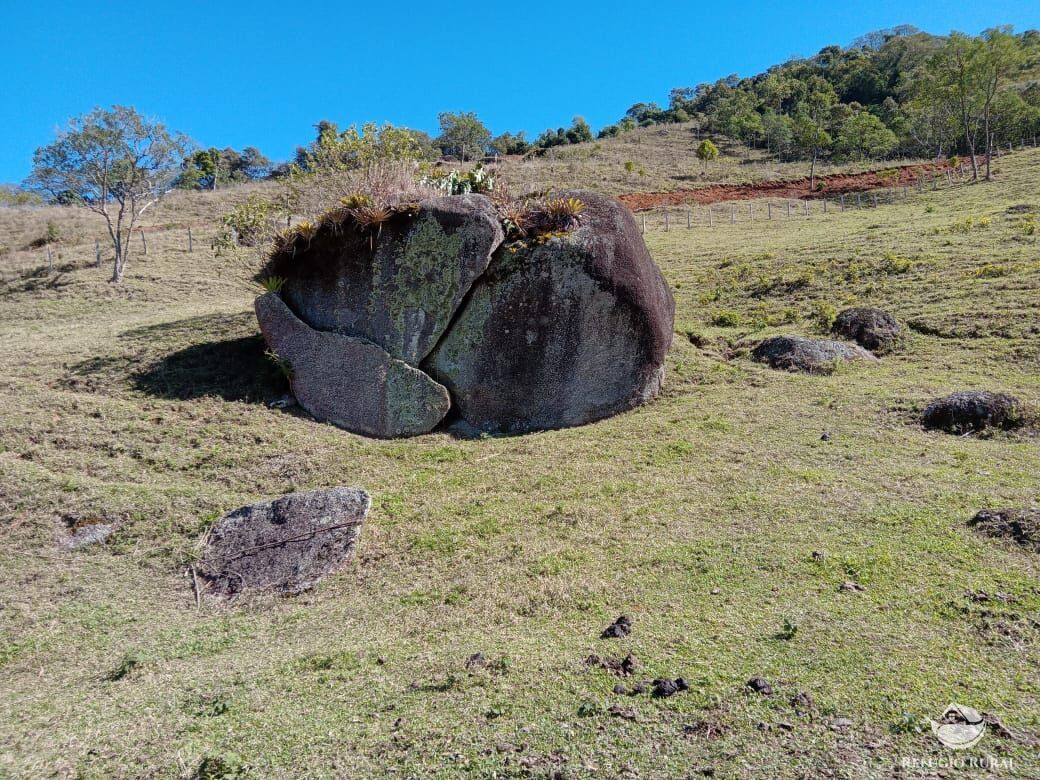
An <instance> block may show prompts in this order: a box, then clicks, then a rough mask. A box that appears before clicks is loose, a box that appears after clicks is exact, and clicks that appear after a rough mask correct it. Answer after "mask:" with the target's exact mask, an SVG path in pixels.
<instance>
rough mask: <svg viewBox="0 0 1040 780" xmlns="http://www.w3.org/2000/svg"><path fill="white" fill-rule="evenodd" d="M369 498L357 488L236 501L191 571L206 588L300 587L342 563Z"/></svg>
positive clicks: (228, 593) (230, 591)
mask: <svg viewBox="0 0 1040 780" xmlns="http://www.w3.org/2000/svg"><path fill="white" fill-rule="evenodd" d="M370 506H371V499H369V496H368V493H366V492H365V491H364V490H360V489H358V488H346V487H336V488H327V489H324V490H312V491H310V492H306V493H290V494H288V495H285V496H282V497H281V498H277V499H275V500H274V501H262V502H260V503H257V504H249V505H248V506H244V507H240V508H239V509H236V510H235V511H234V512H231V513H229V514H227V515H225V516H224V517H222V518H221V519H220V520H219V521H218V522H217V524H216V525H215V526H214V527H213V528H212V529H211V530H210V532H209V533H208V534H207V536H206V538H205V540H204V542H203V549H202V556H201V559H200V560H199V564H198V573H199V574H200V575H201V577H202V579H203V581H204V582H205V583H206V585H207V589H208V591H209V592H210V593H212V594H213V595H217V596H223V597H232V596H236V595H238V594H240V593H245V592H255V591H271V592H275V593H285V594H290V593H300V592H302V591H305V590H308V589H309V588H312V587H314V585H315V584H317V583H318V581H320V580H321V579H322V578H323V577H325V576H326V575H328V574H330V573H332V572H335V571H337V570H339V569H341V568H343V566H345V565H346V564H347V562H348V561H350V559H351V558H352V557H353V555H354V550H355V548H356V547H357V542H358V539H359V538H360V536H361V524H362V523H363V522H364V521H365V517H366V515H367V514H368V509H369V507H370Z"/></svg>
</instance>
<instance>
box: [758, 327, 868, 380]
mask: <svg viewBox="0 0 1040 780" xmlns="http://www.w3.org/2000/svg"><path fill="white" fill-rule="evenodd" d="M751 357H752V359H754V360H756V361H758V362H759V363H765V364H766V365H768V366H769V367H770V368H776V369H780V370H783V371H800V372H802V373H805V374H830V373H833V371H834V369H835V367H836V366H837V365H838V364H839V363H844V362H847V361H852V360H865V361H868V362H872V363H873V362H877V358H876V357H874V356H873V355H872V354H871V353H870V352H867V350H865V349H863V347H859V346H854V345H852V344H844V343H842V342H840V341H831V340H829V339H809V338H805V337H803V336H770V337H769V338H767V339H765V340H764V341H762V342H760V343H759V344H758V346H756V347H755V348H754V350H752V352H751Z"/></svg>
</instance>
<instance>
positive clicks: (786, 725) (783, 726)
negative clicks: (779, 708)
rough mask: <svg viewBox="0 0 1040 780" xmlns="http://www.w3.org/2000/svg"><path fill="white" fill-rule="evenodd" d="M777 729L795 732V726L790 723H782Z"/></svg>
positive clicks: (777, 725)
mask: <svg viewBox="0 0 1040 780" xmlns="http://www.w3.org/2000/svg"><path fill="white" fill-rule="evenodd" d="M776 727H777V728H778V729H781V730H782V731H794V726H793V725H791V724H790V723H787V722H785V721H781V722H780V723H777V724H776Z"/></svg>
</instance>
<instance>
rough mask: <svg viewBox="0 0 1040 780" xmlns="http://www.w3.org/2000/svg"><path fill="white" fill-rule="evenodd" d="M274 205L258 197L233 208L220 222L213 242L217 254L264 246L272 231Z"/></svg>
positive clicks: (254, 196) (250, 198)
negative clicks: (239, 248)
mask: <svg viewBox="0 0 1040 780" xmlns="http://www.w3.org/2000/svg"><path fill="white" fill-rule="evenodd" d="M274 212H275V208H274V205H273V204H272V203H271V202H270V201H269V200H267V199H266V198H262V197H260V196H259V195H251V196H250V197H249V200H247V201H246V202H245V203H243V204H242V205H240V206H237V207H235V208H234V209H232V210H231V211H229V212H228V213H227V214H225V215H224V216H223V217H222V218H221V220H220V224H221V232H220V234H219V235H218V236H217V238H216V240H215V241H214V248H215V249H216V250H217V254H221V252H222V251H227V250H231V249H234V248H236V247H240V246H248V247H255V246H260V245H261V244H264V243H265V242H266V241H267V240H268V239H269V238H270V236H271V234H272V233H273V231H274V227H273V224H272V217H273V216H274Z"/></svg>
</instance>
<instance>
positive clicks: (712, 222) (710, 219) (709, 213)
mask: <svg viewBox="0 0 1040 780" xmlns="http://www.w3.org/2000/svg"><path fill="white" fill-rule="evenodd" d="M708 227H715V220H714V218H713V217H712V215H711V206H708Z"/></svg>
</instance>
